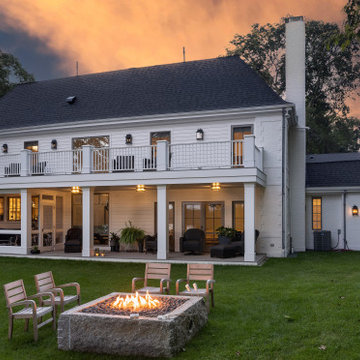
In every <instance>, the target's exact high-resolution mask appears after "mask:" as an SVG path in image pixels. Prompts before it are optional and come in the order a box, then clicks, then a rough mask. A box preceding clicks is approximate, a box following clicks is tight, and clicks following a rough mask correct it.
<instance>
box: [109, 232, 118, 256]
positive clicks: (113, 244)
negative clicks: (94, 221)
mask: <svg viewBox="0 0 360 360" xmlns="http://www.w3.org/2000/svg"><path fill="white" fill-rule="evenodd" d="M110 235H111V238H110V249H111V251H116V252H119V250H120V236H119V234H118V233H116V232H112V233H110Z"/></svg>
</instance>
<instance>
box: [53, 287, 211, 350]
mask: <svg viewBox="0 0 360 360" xmlns="http://www.w3.org/2000/svg"><path fill="white" fill-rule="evenodd" d="M206 322H207V309H206V306H205V303H204V300H203V299H202V298H200V297H185V296H183V297H181V296H169V295H156V296H151V295H149V294H146V295H139V294H126V293H111V294H109V295H106V296H104V297H102V298H99V299H97V300H94V301H92V302H89V303H87V304H84V305H81V306H78V307H76V308H73V309H71V310H69V311H66V312H64V313H62V314H61V315H60V318H59V323H58V347H59V349H61V350H75V351H89V352H97V353H107V354H118V355H135V356H151V357H161V356H165V357H170V356H173V355H174V354H175V353H176V352H177V351H179V350H180V349H181V348H183V347H184V345H185V343H186V342H188V341H189V340H190V339H191V338H192V337H193V336H194V335H195V334H196V333H197V332H198V331H199V330H200V329H201V328H202V327H203V326H204V325H205V324H206Z"/></svg>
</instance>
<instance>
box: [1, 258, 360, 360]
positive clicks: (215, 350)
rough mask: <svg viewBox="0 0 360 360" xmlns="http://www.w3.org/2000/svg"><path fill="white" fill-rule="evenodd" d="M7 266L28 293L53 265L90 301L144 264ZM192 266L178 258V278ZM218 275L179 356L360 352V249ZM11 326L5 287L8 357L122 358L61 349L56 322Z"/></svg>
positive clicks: (4, 352) (5, 276) (7, 274)
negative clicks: (201, 322)
mask: <svg viewBox="0 0 360 360" xmlns="http://www.w3.org/2000/svg"><path fill="white" fill-rule="evenodd" d="M0 269H1V270H0V283H1V284H4V283H7V282H10V281H13V280H17V279H20V278H22V279H24V282H25V286H26V289H27V292H28V294H32V293H33V292H34V291H35V288H34V281H33V275H34V274H37V273H39V272H43V271H47V270H52V271H53V274H54V277H55V280H56V282H58V283H63V282H69V281H78V282H79V283H80V284H81V291H82V301H83V303H84V302H87V301H89V300H92V299H95V298H97V297H100V296H102V295H105V294H107V293H110V292H112V291H130V288H131V287H130V283H131V278H132V277H134V276H141V275H142V274H143V272H144V265H143V264H120V263H96V262H82V261H81V262H80V261H59V260H33V259H18V258H0ZM185 271H186V268H185V265H173V268H172V278H173V279H177V278H180V277H184V275H185ZM215 279H216V284H215V308H214V309H212V310H211V313H210V315H209V321H208V324H207V325H206V326H205V327H204V328H203V329H202V331H201V332H200V333H199V334H198V335H197V336H196V337H195V338H194V339H193V340H192V341H191V342H190V343H188V344H187V346H186V349H185V351H184V352H182V353H179V354H178V355H177V357H176V358H177V359H359V356H360V355H359V353H360V341H359V335H360V313H359V310H360V309H359V296H360V253H353V252H348V253H323V254H322V253H306V254H300V255H299V256H298V257H297V258H292V259H270V260H269V261H268V262H267V263H266V264H265V265H263V266H262V267H259V268H254V267H234V266H217V267H216V268H215ZM173 291H174V283H173V284H172V292H173ZM7 326H8V319H7V311H6V307H5V299H4V295H3V293H2V292H1V294H0V359H2V360H4V359H36V360H41V359H50V358H51V359H52V360H56V359H65V358H66V359H86V360H88V359H90V360H92V359H120V357H117V356H105V355H97V354H89V353H76V352H68V353H64V352H62V351H59V350H58V349H57V343H56V335H55V334H54V333H53V332H52V331H51V326H50V325H48V326H46V327H44V328H41V329H40V330H39V341H38V343H34V342H33V340H32V332H31V331H29V333H25V332H24V331H23V321H20V320H17V321H15V327H14V335H13V339H12V340H11V341H8V340H7ZM30 329H31V327H30ZM319 348H322V349H319ZM127 359H131V358H127Z"/></svg>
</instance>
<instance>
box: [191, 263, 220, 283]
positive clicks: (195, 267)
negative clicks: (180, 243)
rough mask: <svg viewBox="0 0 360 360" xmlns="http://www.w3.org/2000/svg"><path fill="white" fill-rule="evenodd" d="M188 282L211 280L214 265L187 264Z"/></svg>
mask: <svg viewBox="0 0 360 360" xmlns="http://www.w3.org/2000/svg"><path fill="white" fill-rule="evenodd" d="M187 279H188V280H205V281H206V280H213V279H214V265H212V264H188V266H187Z"/></svg>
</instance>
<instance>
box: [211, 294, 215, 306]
mask: <svg viewBox="0 0 360 360" xmlns="http://www.w3.org/2000/svg"><path fill="white" fill-rule="evenodd" d="M211 305H212V307H215V301H214V292H213V291H212V292H211Z"/></svg>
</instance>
